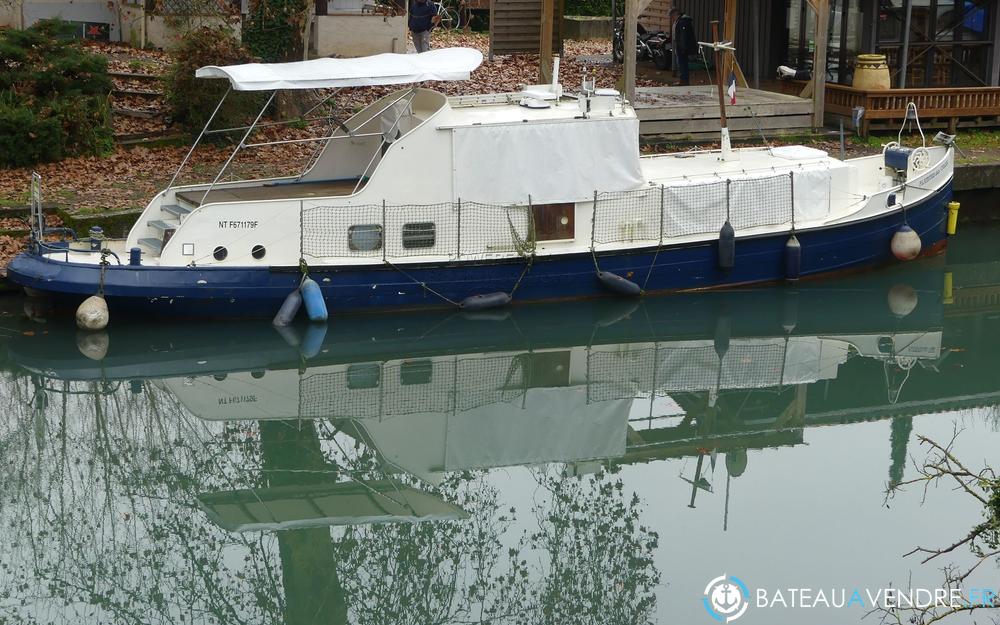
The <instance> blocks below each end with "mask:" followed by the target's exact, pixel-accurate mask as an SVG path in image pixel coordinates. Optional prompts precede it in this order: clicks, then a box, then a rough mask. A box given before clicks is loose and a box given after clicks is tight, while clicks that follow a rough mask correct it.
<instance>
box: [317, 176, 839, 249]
mask: <svg viewBox="0 0 1000 625" xmlns="http://www.w3.org/2000/svg"><path fill="white" fill-rule="evenodd" d="M799 173H800V175H805V174H803V173H802V172H799ZM806 173H808V172H806ZM828 178H829V176H828V175H827V177H826V178H825V179H824V180H826V182H827V184H828V182H829V180H828ZM811 180H812V179H810V180H807V181H806V182H810V181H811ZM812 182H815V181H812ZM820 182H822V181H820ZM817 184H818V185H819V186H822V185H821V184H819V183H817ZM813 186H816V185H813ZM800 195H801V193H800ZM827 195H828V194H827ZM593 198H594V199H593V202H592V205H593V222H592V223H586V222H581V221H580V216H579V215H578V216H577V222H576V232H575V233H574V235H575V236H574V237H573V238H575V239H576V240H578V241H580V240H584V241H586V240H588V239H589V241H587V242H588V243H590V244H592V245H609V244H616V243H617V244H621V243H644V244H656V243H663V242H664V241H666V240H669V239H676V238H681V237H687V236H700V235H714V234H716V233H718V232H719V229H720V228H721V227H722V224H723V223H724V222H725V221H726V219H727V218H728V219H729V220H730V223H731V224H732V225H733V228H734V229H735V230H736V231H737V233H738V232H740V231H742V230H748V229H752V228H758V227H766V226H776V225H782V224H790V223H791V222H792V214H793V207H794V204H795V203H794V202H793V177H792V174H787V173H786V174H768V175H756V176H746V177H743V178H735V179H731V180H726V179H721V178H713V179H709V180H685V181H678V182H675V183H674V184H671V185H670V186H664V185H648V186H645V187H642V188H639V189H635V190H631V191H618V192H598V193H595V194H594V196H593ZM823 198H826V199H825V200H823ZM823 198H820V200H822V201H820V200H818V201H817V203H818V204H823V202H824V201H825V202H826V204H828V203H829V199H828V197H827V196H823ZM588 203H589V202H586V201H584V202H577V203H576V204H577V205H581V204H582V205H583V207H584V210H585V209H586V206H587V204H588ZM553 206H555V205H544V206H532V204H531V201H530V199H527V201H526V202H525V203H524V204H521V205H501V204H481V203H477V202H462V201H458V202H454V203H452V202H443V203H438V204H423V205H421V204H381V205H378V204H375V205H373V204H365V205H357V206H332V205H314V206H310V205H308V203H305V204H303V207H302V254H303V255H304V256H306V257H313V258H338V257H339V258H382V259H383V260H388V261H393V260H396V259H405V258H414V257H436V258H442V257H443V258H448V259H450V260H454V259H477V258H491V257H509V256H511V255H513V254H517V255H520V256H529V255H531V254H533V253H534V251H535V243H536V238H538V237H536V226H538V224H536V223H535V215H536V213H537V214H538V215H541V216H542V217H544V216H545V215H546V213H544V211H545V210H548V209H551V208H552V207H553ZM559 206H563V205H559ZM806 208H808V207H803V210H802V211H800V212H803V213H804V214H805V213H806V212H807V211H805V210H804V209H806ZM538 211H543V212H538ZM814 212H815V211H814ZM584 214H585V213H584ZM823 214H825V212H823ZM809 215H812V213H809ZM539 227H541V226H539ZM571 227H572V226H571ZM587 228H589V229H591V232H589V233H588V232H586V229H587ZM543 229H544V228H543ZM542 238H544V237H542Z"/></svg>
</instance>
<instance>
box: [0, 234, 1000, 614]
mask: <svg viewBox="0 0 1000 625" xmlns="http://www.w3.org/2000/svg"><path fill="white" fill-rule="evenodd" d="M967 230H969V231H968V232H964V233H962V234H961V235H959V236H958V237H957V238H956V239H954V240H953V243H952V246H951V249H950V250H949V252H948V255H947V257H945V258H936V259H930V260H928V261H921V262H920V263H916V264H912V265H907V266H904V267H894V268H891V269H887V270H884V271H879V272H875V273H870V274H865V275H861V276H857V277H853V278H848V279H844V280H839V281H835V282H823V283H819V284H804V285H801V286H800V287H799V288H797V289H791V288H783V287H778V288H771V289H759V290H747V291H739V292H732V293H725V294H720V293H709V294H698V295H684V296H675V297H666V298H659V299H647V300H644V301H642V302H632V301H609V302H600V303H574V304H566V305H553V306H542V307H532V308H515V309H514V310H512V311H510V312H502V313H490V314H484V315H479V316H465V315H462V314H455V315H448V314H444V313H434V314H420V315H395V316H384V317H358V318H348V319H336V320H334V321H333V322H332V323H331V325H330V326H329V328H326V329H321V328H315V327H313V328H310V327H306V326H302V327H297V328H293V329H292V331H291V332H287V333H285V334H284V335H282V334H279V333H278V332H276V331H275V330H274V329H272V328H271V327H270V326H269V325H267V324H266V323H227V324H204V325H195V324H176V325H169V324H167V325H164V324H157V325H151V324H147V325H138V324H131V325H130V324H127V323H123V322H121V321H119V320H115V321H114V322H113V325H112V328H111V329H110V330H109V331H108V332H107V333H106V334H100V335H90V336H83V335H77V333H76V332H75V331H74V330H73V329H72V328H71V327H69V325H68V323H69V322H68V321H66V320H58V319H56V320H49V321H48V322H46V323H37V322H31V321H28V320H26V319H23V318H22V314H21V307H22V305H23V304H24V303H23V302H21V301H20V300H13V299H9V298H8V300H7V301H5V302H3V305H5V306H6V307H7V308H8V309H10V312H9V313H8V314H7V316H6V318H5V319H4V320H3V323H2V324H0V325H2V326H3V334H4V335H5V338H4V339H3V343H4V345H3V352H4V353H5V356H4V357H3V360H2V363H0V364H2V367H0V398H2V399H0V401H3V402H4V404H5V406H4V408H5V409H4V413H5V417H4V419H3V420H2V421H0V467H2V475H0V527H2V528H3V529H2V534H0V536H2V537H3V540H2V541H0V623H227V624H228V623H287V624H289V625H291V624H321V623H322V624H326V623H331V624H332V623H358V624H360V623H366V624H367V623H371V624H378V625H382V624H389V623H408V624H409V623H412V624H450V623H463V624H464V623H539V624H541V623H567V624H568V623H595V624H596V623H602V624H603V623H614V624H618V623H621V624H625V623H647V622H649V623H681V624H697V623H705V624H708V623H715V622H718V621H716V620H713V619H712V617H711V616H710V615H709V614H708V613H707V612H706V610H705V607H704V606H703V603H702V598H703V596H704V595H703V593H704V592H705V587H706V584H708V582H709V581H710V580H712V579H713V578H715V577H717V576H720V575H723V574H728V575H733V576H736V577H738V578H739V579H740V580H742V581H743V582H745V583H746V585H747V586H748V587H749V590H750V591H751V592H752V593H756V591H757V590H758V589H768V591H769V592H771V591H773V589H787V588H799V587H808V588H812V589H827V590H829V589H843V588H846V589H848V593H850V590H851V589H854V588H859V589H862V591H864V589H880V588H886V587H900V588H916V587H926V588H937V587H939V586H940V585H941V584H942V583H943V574H942V572H941V570H940V569H941V567H942V566H943V565H945V564H949V563H950V564H955V565H957V566H966V565H969V564H970V563H972V562H974V560H973V556H972V554H971V553H970V552H969V550H968V549H966V548H961V549H958V550H956V551H955V552H954V553H952V554H948V555H947V556H945V557H944V558H942V559H941V560H940V562H938V561H935V562H932V563H929V564H921V563H920V558H919V557H916V556H906V557H904V554H905V553H906V552H908V551H910V550H911V549H913V548H914V547H916V546H918V545H920V546H928V547H934V546H946V545H949V544H951V543H952V542H954V541H956V540H958V539H959V538H961V537H963V536H964V535H965V534H966V533H967V532H968V531H969V530H970V528H972V527H973V526H974V525H975V524H976V523H978V522H979V521H981V520H982V519H983V518H984V516H983V515H984V509H983V506H982V505H981V504H980V503H979V502H978V501H976V500H975V499H973V498H972V497H970V496H969V495H968V494H966V493H964V492H961V491H959V490H957V489H955V488H954V487H953V485H952V484H941V485H939V486H932V487H931V488H929V489H928V491H927V493H926V495H925V494H924V492H923V490H922V488H920V487H918V486H917V487H908V488H906V489H904V490H903V491H902V492H900V493H897V494H896V495H895V496H894V497H892V498H889V499H888V500H887V499H886V489H887V487H888V486H889V485H890V484H898V483H900V482H903V481H905V480H909V479H912V478H913V477H916V475H917V474H916V470H915V465H914V463H918V464H919V463H922V462H923V461H924V459H925V458H926V457H927V454H928V451H929V450H928V446H927V445H926V444H921V443H920V439H919V437H921V436H924V437H929V438H931V439H933V440H936V441H940V442H942V443H947V442H948V441H950V440H951V439H952V438H953V437H954V438H955V442H954V453H955V455H956V456H957V457H959V458H961V459H962V460H963V462H965V463H966V464H967V465H968V466H969V467H974V468H976V469H978V468H981V467H982V466H984V465H987V464H989V465H992V466H996V465H997V464H998V462H1000V451H998V450H1000V411H998V409H997V406H998V404H1000V371H998V366H997V365H998V364H1000V252H998V251H997V249H996V247H995V245H994V244H993V243H992V241H995V240H996V236H997V235H998V234H1000V231H997V230H989V229H980V230H979V231H976V230H974V229H967ZM946 284H950V288H946ZM27 305H28V306H29V307H30V308H32V310H33V312H34V314H42V315H44V310H43V309H42V308H40V307H38V306H37V305H36V304H35V303H33V302H29V303H27ZM956 433H957V435H956ZM998 571H1000V569H998V566H997V563H996V562H995V561H994V560H992V559H990V560H988V561H987V562H986V563H985V564H983V565H982V566H981V567H979V568H978V569H977V570H976V572H975V573H974V574H973V575H971V576H970V577H969V578H968V579H967V585H968V586H976V587H980V588H982V587H992V588H997V587H998V586H1000V581H998V578H1000V576H998ZM866 611H867V609H864V608H861V607H860V606H857V605H853V606H848V607H844V608H827V607H814V608H802V607H799V608H788V609H779V608H761V607H759V606H756V605H751V606H750V607H749V609H748V610H747V612H746V613H745V614H743V615H742V616H741V617H740V620H739V623H746V624H751V625H752V624H754V623H762V624H763V623H766V624H775V623H787V624H802V623H817V624H821V623H855V622H860V621H861V619H862V617H863V616H864V615H865V613H866ZM991 616H993V617H995V616H996V614H993V615H991V614H990V613H986V612H982V611H980V612H975V613H974V614H973V616H971V617H970V616H969V615H967V614H962V615H958V616H956V617H953V618H951V619H949V620H948V621H945V622H955V623H971V622H989V618H991ZM864 622H866V623H868V622H878V615H872V616H870V617H868V619H866V620H865V621H864Z"/></svg>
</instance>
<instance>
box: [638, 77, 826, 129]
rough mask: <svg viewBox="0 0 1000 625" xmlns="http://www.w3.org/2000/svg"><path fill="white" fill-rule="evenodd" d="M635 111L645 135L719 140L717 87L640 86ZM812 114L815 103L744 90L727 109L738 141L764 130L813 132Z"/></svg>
mask: <svg viewBox="0 0 1000 625" xmlns="http://www.w3.org/2000/svg"><path fill="white" fill-rule="evenodd" d="M635 112H636V115H637V116H638V117H639V133H640V134H642V135H644V136H650V135H660V136H663V137H669V138H688V139H712V140H718V138H719V96H718V93H717V92H716V91H715V87H714V86H712V85H692V86H690V87H640V88H638V89H636V102H635ZM812 112H813V105H812V100H807V99H805V98H799V97H796V96H793V95H786V94H783V93H775V92H773V91H764V90H761V89H748V88H740V89H738V90H737V93H736V104H728V98H727V104H726V117H727V119H728V121H729V130H730V132H731V134H732V135H733V137H747V136H757V135H758V134H759V132H760V131H763V132H764V134H765V135H775V134H781V133H795V132H808V131H809V130H811V129H812ZM755 118H756V119H755ZM758 128H759V130H758Z"/></svg>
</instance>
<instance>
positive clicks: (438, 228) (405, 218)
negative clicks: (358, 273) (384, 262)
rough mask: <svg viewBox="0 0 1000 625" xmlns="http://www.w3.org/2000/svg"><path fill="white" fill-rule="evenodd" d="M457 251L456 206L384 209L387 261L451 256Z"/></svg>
mask: <svg viewBox="0 0 1000 625" xmlns="http://www.w3.org/2000/svg"><path fill="white" fill-rule="evenodd" d="M457 249H458V208H457V207H456V205H454V204H452V203H450V202H448V203H442V204H423V205H420V204H403V205H390V206H386V209H385V252H386V255H387V256H389V257H390V258H405V257H413V256H453V255H454V254H455V250H457Z"/></svg>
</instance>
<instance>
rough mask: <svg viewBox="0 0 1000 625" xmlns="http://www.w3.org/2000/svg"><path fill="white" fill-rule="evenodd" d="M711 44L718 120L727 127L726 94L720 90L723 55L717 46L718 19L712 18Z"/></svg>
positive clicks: (723, 126)
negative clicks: (717, 96) (717, 95)
mask: <svg viewBox="0 0 1000 625" xmlns="http://www.w3.org/2000/svg"><path fill="white" fill-rule="evenodd" d="M712 45H713V46H714V48H715V50H714V53H713V55H712V57H713V61H714V63H713V64H714V65H715V86H716V90H717V91H718V92H719V121H720V122H721V123H722V128H724V129H725V128H727V126H726V124H727V122H726V96H725V94H724V93H723V92H722V69H723V68H722V66H723V60H722V59H723V55H722V49H721V48H719V21H718V20H712Z"/></svg>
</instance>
